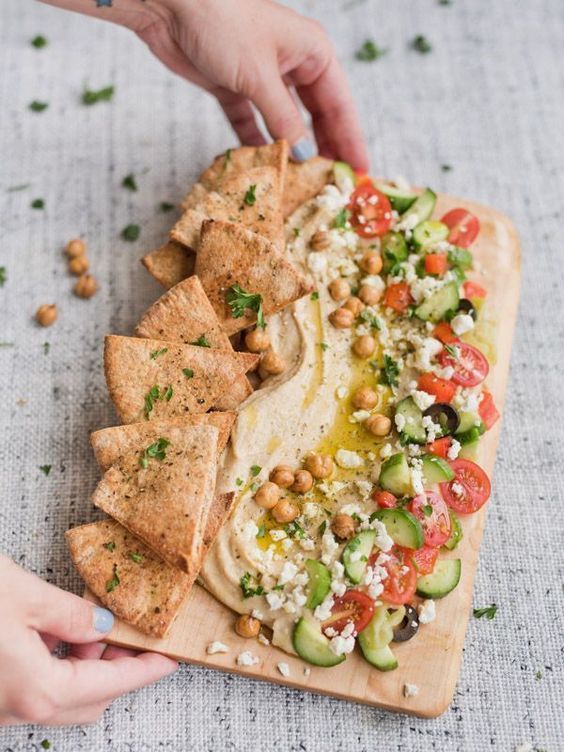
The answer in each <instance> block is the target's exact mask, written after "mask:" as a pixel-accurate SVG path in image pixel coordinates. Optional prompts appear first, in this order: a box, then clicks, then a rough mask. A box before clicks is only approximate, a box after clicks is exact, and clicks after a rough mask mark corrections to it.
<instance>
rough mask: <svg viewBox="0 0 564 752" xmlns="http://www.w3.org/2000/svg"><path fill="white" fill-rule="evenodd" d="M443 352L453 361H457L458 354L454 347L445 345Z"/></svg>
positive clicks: (456, 348)
mask: <svg viewBox="0 0 564 752" xmlns="http://www.w3.org/2000/svg"><path fill="white" fill-rule="evenodd" d="M445 350H446V351H447V353H448V354H449V355H450V357H451V358H454V359H455V360H458V354H459V350H458V347H456V345H445Z"/></svg>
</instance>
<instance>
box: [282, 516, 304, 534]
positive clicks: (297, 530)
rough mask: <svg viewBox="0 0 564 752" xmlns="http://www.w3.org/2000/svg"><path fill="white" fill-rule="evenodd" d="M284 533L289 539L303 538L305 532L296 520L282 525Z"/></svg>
mask: <svg viewBox="0 0 564 752" xmlns="http://www.w3.org/2000/svg"><path fill="white" fill-rule="evenodd" d="M284 531H285V532H286V535H287V536H288V537H289V538H305V530H304V529H303V527H302V526H301V525H300V523H299V522H296V520H293V521H292V522H289V523H288V524H287V525H284Z"/></svg>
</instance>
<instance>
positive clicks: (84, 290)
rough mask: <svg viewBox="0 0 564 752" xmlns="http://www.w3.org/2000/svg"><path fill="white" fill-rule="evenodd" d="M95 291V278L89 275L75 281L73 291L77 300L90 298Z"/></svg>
mask: <svg viewBox="0 0 564 752" xmlns="http://www.w3.org/2000/svg"><path fill="white" fill-rule="evenodd" d="M97 289H98V283H97V282H96V277H93V276H92V275H91V274H83V275H82V276H80V277H79V278H78V279H77V280H76V284H75V286H74V288H73V291H74V294H75V295H77V296H78V297H79V298H91V297H92V296H93V295H95V294H96V291H97Z"/></svg>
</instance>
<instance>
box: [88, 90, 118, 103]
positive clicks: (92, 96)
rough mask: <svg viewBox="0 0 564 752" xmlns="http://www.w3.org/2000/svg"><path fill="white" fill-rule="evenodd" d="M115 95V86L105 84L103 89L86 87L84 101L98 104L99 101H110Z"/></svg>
mask: <svg viewBox="0 0 564 752" xmlns="http://www.w3.org/2000/svg"><path fill="white" fill-rule="evenodd" d="M113 96H114V87H113V86H105V87H104V88H103V89H97V90H92V89H85V90H84V91H83V92H82V103H83V104H88V105H90V104H96V103H97V102H109V101H110V99H111V98H112V97H113Z"/></svg>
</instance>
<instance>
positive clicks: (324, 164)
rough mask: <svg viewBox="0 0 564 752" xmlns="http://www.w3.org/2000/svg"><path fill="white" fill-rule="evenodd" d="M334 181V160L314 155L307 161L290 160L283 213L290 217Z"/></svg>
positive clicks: (283, 197)
mask: <svg viewBox="0 0 564 752" xmlns="http://www.w3.org/2000/svg"><path fill="white" fill-rule="evenodd" d="M332 182H333V162H332V161H331V160H330V159H325V157H312V158H311V159H308V160H307V161H306V162H289V163H288V169H287V171H286V181H285V183H284V194H283V196H282V214H283V215H284V217H289V216H290V214H292V213H293V212H294V211H295V210H296V209H297V208H298V207H299V206H301V205H302V204H304V203H305V202H306V201H309V199H310V198H314V196H317V194H318V193H319V192H320V191H321V190H322V189H323V187H324V186H325V185H327V183H332Z"/></svg>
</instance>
